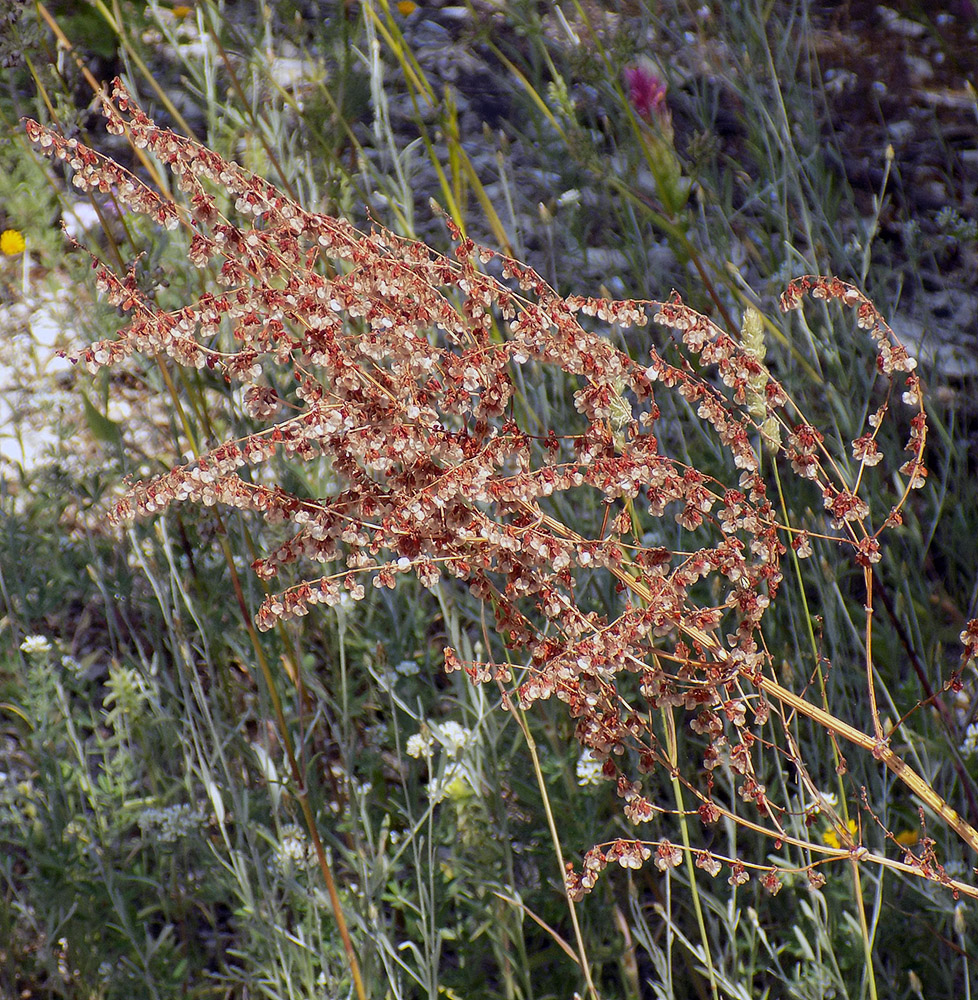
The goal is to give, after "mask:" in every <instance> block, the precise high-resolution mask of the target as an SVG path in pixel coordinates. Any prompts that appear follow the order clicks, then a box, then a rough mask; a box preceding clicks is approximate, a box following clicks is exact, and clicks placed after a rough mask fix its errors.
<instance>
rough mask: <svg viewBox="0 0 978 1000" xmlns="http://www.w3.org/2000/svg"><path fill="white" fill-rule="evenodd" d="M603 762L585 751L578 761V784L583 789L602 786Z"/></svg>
mask: <svg viewBox="0 0 978 1000" xmlns="http://www.w3.org/2000/svg"><path fill="white" fill-rule="evenodd" d="M601 767H602V764H601V761H600V760H595V759H594V758H593V757H592V756H591V754H590V753H589V752H588V751H587V750H585V751H584V753H582V754H581V756H580V757H579V758H578V760H577V783H578V784H579V785H580V786H581V787H582V788H584V787H586V786H587V785H600V784H601Z"/></svg>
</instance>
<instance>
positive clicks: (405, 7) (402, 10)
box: [397, 0, 418, 17]
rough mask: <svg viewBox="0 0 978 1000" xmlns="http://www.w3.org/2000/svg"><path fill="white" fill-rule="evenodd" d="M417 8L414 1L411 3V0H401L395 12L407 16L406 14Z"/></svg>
mask: <svg viewBox="0 0 978 1000" xmlns="http://www.w3.org/2000/svg"><path fill="white" fill-rule="evenodd" d="M417 9H418V5H417V4H416V3H412V2H411V0H401V2H400V3H399V4H398V5H397V12H398V13H399V14H400V15H401V17H407V16H408V14H413V13H414V12H415V11H416V10H417Z"/></svg>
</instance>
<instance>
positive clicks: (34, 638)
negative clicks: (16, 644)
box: [20, 635, 51, 656]
mask: <svg viewBox="0 0 978 1000" xmlns="http://www.w3.org/2000/svg"><path fill="white" fill-rule="evenodd" d="M20 651H21V652H22V653H26V654H27V655H28V656H42V655H44V654H45V653H50V652H51V643H50V642H48V640H47V639H46V638H45V637H44V636H43V635H29V636H26V637H25V639H24V641H23V642H22V643H21V644H20Z"/></svg>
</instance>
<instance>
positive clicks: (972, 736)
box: [961, 722, 978, 757]
mask: <svg viewBox="0 0 978 1000" xmlns="http://www.w3.org/2000/svg"><path fill="white" fill-rule="evenodd" d="M976 750H978V722H970V723H968V728H967V729H966V730H965V731H964V740H963V742H962V743H961V753H962V755H963V756H965V757H970V756H971V755H972V754H973V753H974V752H975V751H976Z"/></svg>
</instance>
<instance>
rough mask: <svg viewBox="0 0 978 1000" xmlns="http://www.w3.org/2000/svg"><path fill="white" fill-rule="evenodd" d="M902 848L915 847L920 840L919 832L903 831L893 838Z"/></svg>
mask: <svg viewBox="0 0 978 1000" xmlns="http://www.w3.org/2000/svg"><path fill="white" fill-rule="evenodd" d="M893 839H894V840H895V841H896V842H897V843H898V844H899V845H900V846H901V847H913V846H914V844H916V843H917V841H918V840H920V831H919V830H901V831H900V832H899V833H898V834H897V835H896V836H895V837H894V838H893Z"/></svg>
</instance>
